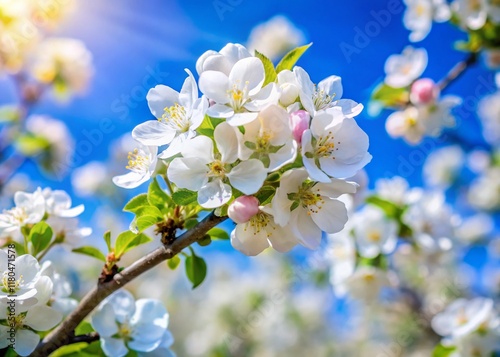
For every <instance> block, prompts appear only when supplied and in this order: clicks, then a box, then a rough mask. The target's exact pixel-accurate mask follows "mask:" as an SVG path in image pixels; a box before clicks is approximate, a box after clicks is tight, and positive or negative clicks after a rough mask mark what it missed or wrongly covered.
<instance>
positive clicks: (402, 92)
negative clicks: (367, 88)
mask: <svg viewBox="0 0 500 357" xmlns="http://www.w3.org/2000/svg"><path fill="white" fill-rule="evenodd" d="M372 100H374V101H377V102H380V103H382V104H383V105H385V106H386V107H399V106H403V105H405V104H406V103H408V100H409V92H408V89H407V88H393V87H391V86H388V85H387V84H385V83H382V84H380V85H379V86H378V87H377V88H375V90H374V91H373V93H372Z"/></svg>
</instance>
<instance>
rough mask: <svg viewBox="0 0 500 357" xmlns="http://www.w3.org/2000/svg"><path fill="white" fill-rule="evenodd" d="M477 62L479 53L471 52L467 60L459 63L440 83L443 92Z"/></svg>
mask: <svg viewBox="0 0 500 357" xmlns="http://www.w3.org/2000/svg"><path fill="white" fill-rule="evenodd" d="M476 62H477V53H475V52H471V53H470V54H469V55H468V56H467V58H466V59H465V60H463V61H460V62H458V63H457V64H456V65H455V66H454V67H453V68H452V69H451V70H450V71H449V72H448V74H447V75H446V77H444V78H443V79H441V80H440V81H439V83H438V86H439V89H440V90H443V89H445V88H446V87H448V86H449V85H450V84H451V83H453V82H454V81H455V80H456V79H457V78H458V77H460V76H461V75H462V74H463V73H464V72H465V70H466V69H467V68H469V67H470V66H472V65H474V64H475V63H476Z"/></svg>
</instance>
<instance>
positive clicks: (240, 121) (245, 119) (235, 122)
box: [227, 112, 259, 126]
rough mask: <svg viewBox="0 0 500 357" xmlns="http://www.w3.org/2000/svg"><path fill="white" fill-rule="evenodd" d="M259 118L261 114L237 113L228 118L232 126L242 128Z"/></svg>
mask: <svg viewBox="0 0 500 357" xmlns="http://www.w3.org/2000/svg"><path fill="white" fill-rule="evenodd" d="M258 116H259V113H252V112H250V113H235V114H234V115H233V116H231V117H228V118H227V123H228V124H229V125H231V126H240V125H245V124H248V123H250V122H252V121H254V120H255V119H257V117H258Z"/></svg>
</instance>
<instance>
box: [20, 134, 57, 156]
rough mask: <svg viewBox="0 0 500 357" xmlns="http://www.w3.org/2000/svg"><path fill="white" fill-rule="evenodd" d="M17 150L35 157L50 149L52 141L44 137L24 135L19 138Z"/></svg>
mask: <svg viewBox="0 0 500 357" xmlns="http://www.w3.org/2000/svg"><path fill="white" fill-rule="evenodd" d="M15 145H16V148H17V150H19V151H20V152H21V153H22V154H24V155H26V156H35V155H37V154H39V153H40V152H42V151H44V150H47V149H48V148H49V147H50V141H49V140H48V139H47V138H45V137H43V136H36V135H33V134H24V135H21V136H19V137H18V138H17V140H16V143H15Z"/></svg>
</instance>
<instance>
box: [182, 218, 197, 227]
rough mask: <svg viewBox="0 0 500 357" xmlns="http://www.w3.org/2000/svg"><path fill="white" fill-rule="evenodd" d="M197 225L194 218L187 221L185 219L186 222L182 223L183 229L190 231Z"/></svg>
mask: <svg viewBox="0 0 500 357" xmlns="http://www.w3.org/2000/svg"><path fill="white" fill-rule="evenodd" d="M197 224H198V220H197V219H196V218H189V219H186V221H185V222H184V228H185V229H191V228H193V227H194V226H196V225H197Z"/></svg>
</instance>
